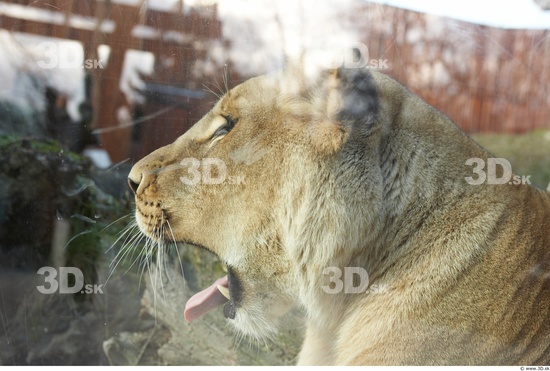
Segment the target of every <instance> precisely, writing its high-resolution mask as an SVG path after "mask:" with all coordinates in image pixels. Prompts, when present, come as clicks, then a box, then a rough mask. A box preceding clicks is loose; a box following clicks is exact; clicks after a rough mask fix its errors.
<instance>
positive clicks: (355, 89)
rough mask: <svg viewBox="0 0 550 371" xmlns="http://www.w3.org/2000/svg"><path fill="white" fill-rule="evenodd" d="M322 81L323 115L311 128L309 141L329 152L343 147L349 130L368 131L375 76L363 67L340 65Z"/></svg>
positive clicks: (374, 98) (374, 105) (373, 106)
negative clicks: (350, 67)
mask: <svg viewBox="0 0 550 371" xmlns="http://www.w3.org/2000/svg"><path fill="white" fill-rule="evenodd" d="M323 80H324V81H323V83H322V84H323V91H324V94H322V95H323V102H322V105H323V108H322V110H323V111H324V114H323V115H322V116H323V118H322V119H320V120H319V122H317V123H316V125H315V128H312V129H313V130H314V132H313V133H311V140H312V144H313V145H314V147H315V148H316V149H317V150H318V151H319V152H320V153H323V154H327V155H331V154H334V153H336V152H338V151H339V150H340V148H342V146H343V145H344V143H345V142H346V141H347V139H348V138H349V136H350V135H351V132H352V130H357V131H359V132H360V133H365V132H369V131H370V128H371V127H372V126H373V124H374V123H375V122H376V114H377V111H378V96H377V92H376V85H375V82H374V79H373V78H372V76H371V74H370V73H369V72H368V71H365V70H360V69H345V68H339V69H335V70H332V71H327V73H326V74H325V75H324V76H323ZM319 108H320V107H319Z"/></svg>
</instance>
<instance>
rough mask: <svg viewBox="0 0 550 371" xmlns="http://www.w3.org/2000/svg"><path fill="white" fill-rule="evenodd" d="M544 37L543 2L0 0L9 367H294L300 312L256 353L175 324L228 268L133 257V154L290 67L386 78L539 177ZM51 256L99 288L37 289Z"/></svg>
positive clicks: (0, 236)
mask: <svg viewBox="0 0 550 371" xmlns="http://www.w3.org/2000/svg"><path fill="white" fill-rule="evenodd" d="M549 30H550V1H548V0H510V1H506V2H503V1H497V0H475V1H474V0H464V1H460V2H441V1H436V0H409V1H404V0H387V1H382V0H380V1H363V0H324V1H313V0H280V1H271V2H270V1H267V0H217V1H216V0H208V1H200V0H193V1H191V0H186V1H183V0H149V1H146V0H124V1H123V0H118V1H114V0H32V1H31V0H28V1H27V0H12V1H0V365H16V364H37V365H57V364H105V365H107V364H116V365H136V364H190V365H191V364H194V365H199V364H204V365H212V364H273V365H279V364H292V363H294V358H295V356H296V353H297V351H298V349H299V344H300V340H301V336H302V327H301V321H300V313H299V311H296V312H293V313H291V314H290V315H289V316H288V319H287V320H285V329H283V331H282V333H281V335H280V338H279V339H278V340H277V341H276V342H273V343H271V342H270V343H267V344H263V343H262V344H250V343H249V342H248V341H247V340H243V341H242V342H240V341H237V340H236V339H235V338H234V337H233V334H232V332H231V329H230V328H228V327H227V326H226V324H225V321H224V319H223V316H222V315H221V313H219V312H216V311H215V312H213V313H211V314H208V315H207V316H206V317H205V319H203V320H200V321H197V322H196V323H193V326H189V325H187V324H186V323H185V321H184V320H183V307H184V305H185V301H186V299H187V298H189V296H190V295H191V294H193V293H194V292H196V291H197V290H198V289H199V288H204V287H206V286H207V285H208V283H209V282H211V281H212V278H215V277H216V274H217V275H219V272H220V270H221V267H220V266H219V264H218V263H217V262H216V259H215V258H213V257H212V256H209V255H208V254H207V253H205V252H202V251H198V249H193V248H190V247H188V246H183V245H181V246H178V247H177V249H178V254H177V255H176V257H177V258H176V257H173V258H170V257H168V258H167V259H164V260H163V261H158V260H153V261H149V260H147V259H145V260H143V259H144V258H146V257H147V256H144V254H143V253H142V252H141V250H142V243H143V241H142V240H141V239H140V238H139V237H138V234H137V233H136V230H135V228H132V227H131V226H130V227H128V226H129V225H130V223H131V219H132V217H131V214H132V198H131V196H130V194H129V192H128V190H127V186H126V176H127V174H128V172H129V169H130V168H131V166H132V164H133V163H135V162H136V161H138V160H139V159H140V158H142V157H143V156H145V155H146V154H148V153H150V152H151V151H153V150H154V149H156V148H158V147H160V146H162V145H165V144H168V143H171V142H172V141H173V140H174V139H175V138H177V137H178V136H179V135H181V134H183V133H184V132H185V131H186V130H187V129H188V128H189V127H190V126H191V125H193V123H195V122H196V121H197V120H199V119H200V118H201V117H202V115H204V114H205V113H206V112H207V111H208V110H209V109H210V107H211V106H212V105H213V103H214V102H215V101H216V100H217V97H216V95H219V94H223V93H224V92H225V91H226V90H227V88H231V87H232V86H235V85H237V84H238V83H240V82H242V81H244V80H246V79H248V78H250V77H252V76H257V75H259V74H263V73H269V72H272V71H275V70H277V69H280V68H282V67H283V66H284V65H285V63H286V62H287V61H289V60H292V61H295V62H296V63H299V64H300V65H301V66H302V67H303V68H304V69H308V68H314V67H316V66H325V67H329V66H337V65H342V64H343V65H345V66H346V67H350V68H371V69H376V70H379V71H381V72H384V73H387V74H389V75H391V76H393V77H394V78H396V79H397V80H399V81H400V82H402V83H403V84H405V85H406V86H407V87H408V88H409V89H410V90H411V91H413V92H414V93H416V94H418V95H419V96H421V97H422V98H423V99H425V100H426V101H428V102H429V103H430V104H432V105H433V106H435V107H436V108H438V109H439V110H441V111H442V112H444V113H445V114H447V115H448V116H449V117H450V118H451V119H452V120H454V121H455V122H456V123H457V124H458V126H460V127H461V128H462V129H463V130H465V131H466V132H467V133H469V134H470V135H472V136H474V138H475V139H476V140H477V141H479V142H480V143H481V144H482V145H483V146H485V147H486V148H487V149H488V150H489V151H491V152H492V153H493V154H494V155H495V157H503V158H506V159H508V160H509V161H510V162H511V164H512V167H513V169H514V172H515V173H518V174H522V175H526V176H530V178H529V179H530V181H531V182H532V183H533V184H534V185H536V186H538V187H540V188H543V189H546V188H547V187H548V188H550V31H549ZM350 51H352V53H351V54H350ZM353 51H355V53H353ZM346 64H347V65H346ZM440 139H441V141H442V142H444V141H445V138H440ZM122 246H126V247H127V248H126V249H122V248H121V247H122ZM175 250H176V249H171V251H172V254H176V253H175V252H174V251H175ZM159 265H161V266H162V269H157V266H159ZM44 266H51V267H54V268H56V269H57V268H59V267H63V266H70V267H77V268H78V269H80V270H81V271H82V272H83V276H84V281H85V283H86V284H91V285H103V286H102V287H100V290H97V292H95V293H93V294H86V293H80V292H78V293H75V294H60V293H54V294H43V293H40V292H39V291H38V290H37V286H40V285H43V284H44V280H45V277H44V276H42V275H38V274H37V273H36V272H37V270H38V269H39V268H41V267H44ZM183 272H185V277H183V274H184V273H183ZM184 278H185V279H184ZM99 291H102V292H99Z"/></svg>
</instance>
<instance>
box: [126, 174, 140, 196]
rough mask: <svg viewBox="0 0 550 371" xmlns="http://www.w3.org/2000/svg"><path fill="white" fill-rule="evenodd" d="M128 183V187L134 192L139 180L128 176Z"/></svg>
mask: <svg viewBox="0 0 550 371" xmlns="http://www.w3.org/2000/svg"><path fill="white" fill-rule="evenodd" d="M128 185H129V186H130V189H131V190H132V192H134V194H135V193H136V192H137V189H138V187H139V182H135V181H133V180H132V178H130V177H128Z"/></svg>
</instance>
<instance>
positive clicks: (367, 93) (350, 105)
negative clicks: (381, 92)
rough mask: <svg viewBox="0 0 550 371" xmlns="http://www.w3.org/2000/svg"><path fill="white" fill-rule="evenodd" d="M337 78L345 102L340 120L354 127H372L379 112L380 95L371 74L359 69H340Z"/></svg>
mask: <svg viewBox="0 0 550 371" xmlns="http://www.w3.org/2000/svg"><path fill="white" fill-rule="evenodd" d="M337 78H338V80H339V89H340V92H341V95H342V101H343V102H342V103H343V106H342V109H341V110H340V112H339V114H338V119H339V120H341V121H344V122H345V121H351V122H352V123H353V124H354V125H357V124H359V125H361V124H364V125H369V126H370V125H372V124H373V123H374V122H375V120H376V115H377V112H378V94H377V92H376V85H375V83H374V79H373V78H372V75H371V73H370V72H369V71H366V70H363V69H358V68H339V69H338V75H337Z"/></svg>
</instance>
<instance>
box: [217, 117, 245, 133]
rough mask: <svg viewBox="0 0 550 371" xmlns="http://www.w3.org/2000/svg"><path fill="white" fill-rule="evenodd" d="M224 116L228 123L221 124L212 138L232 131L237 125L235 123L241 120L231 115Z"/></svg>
mask: <svg viewBox="0 0 550 371" xmlns="http://www.w3.org/2000/svg"><path fill="white" fill-rule="evenodd" d="M223 118H224V119H225V121H226V124H225V125H223V126H220V127H219V128H218V130H216V132H215V133H214V135H213V136H212V138H217V137H219V136H222V135H226V134H228V133H229V132H230V131H231V129H233V128H234V127H235V125H236V124H237V121H239V119H235V118H232V117H230V116H223Z"/></svg>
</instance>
